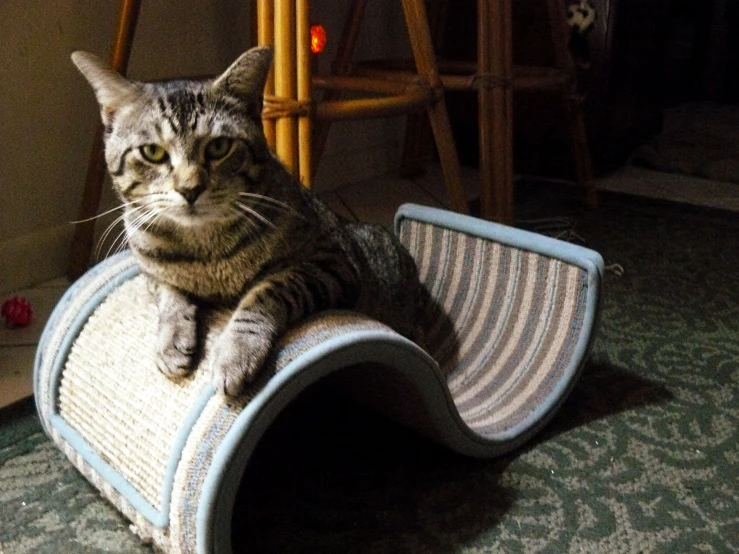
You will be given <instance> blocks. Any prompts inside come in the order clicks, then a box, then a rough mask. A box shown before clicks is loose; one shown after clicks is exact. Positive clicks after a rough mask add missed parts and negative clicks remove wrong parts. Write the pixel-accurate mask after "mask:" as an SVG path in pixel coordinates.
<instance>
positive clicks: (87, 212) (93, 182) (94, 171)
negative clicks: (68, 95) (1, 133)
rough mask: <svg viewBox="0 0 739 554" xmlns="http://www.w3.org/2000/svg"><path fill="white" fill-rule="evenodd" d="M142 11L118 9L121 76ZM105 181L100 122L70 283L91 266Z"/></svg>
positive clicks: (136, 0) (124, 5) (129, 2)
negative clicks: (96, 219)
mask: <svg viewBox="0 0 739 554" xmlns="http://www.w3.org/2000/svg"><path fill="white" fill-rule="evenodd" d="M140 11H141V0H121V1H120V4H119V8H118V20H117V23H116V32H115V38H114V40H113V50H112V53H111V60H110V65H111V66H112V67H113V69H115V70H116V71H117V72H118V73H120V74H121V75H125V74H126V69H127V68H128V59H129V57H130V55H131V46H133V36H134V33H135V31H136V22H137V21H138V18H139V12H140ZM104 179H105V154H104V152H103V125H102V123H99V124H98V125H97V127H96V130H95V137H94V139H93V143H92V152H90V161H89V163H88V166H87V176H86V177H85V186H84V190H83V192H82V202H81V204H80V210H79V213H78V218H77V220H78V221H79V223H77V224H76V225H75V228H74V238H73V239H72V251H71V253H70V266H69V270H68V272H67V275H68V277H69V278H70V279H71V280H75V279H77V278H78V277H79V276H80V275H82V274H83V273H84V272H85V270H86V269H87V265H88V264H89V263H90V254H91V253H92V246H93V240H94V237H95V220H94V219H90V218H92V217H94V216H95V215H96V214H97V212H98V209H99V208H100V197H101V194H102V186H103V180H104Z"/></svg>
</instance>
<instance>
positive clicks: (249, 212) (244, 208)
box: [236, 202, 277, 229]
mask: <svg viewBox="0 0 739 554" xmlns="http://www.w3.org/2000/svg"><path fill="white" fill-rule="evenodd" d="M236 206H238V208H240V210H239V211H241V213H242V215H243V216H244V217H245V218H246V219H247V220H249V216H250V215H251V216H254V217H256V218H257V219H258V220H259V221H261V222H262V223H264V224H265V225H268V226H269V227H272V228H273V229H276V228H277V227H276V226H275V224H274V223H272V222H271V221H270V220H269V219H267V218H266V217H264V216H263V215H262V214H260V213H259V212H258V211H256V210H255V209H253V208H250V207H249V206H247V205H246V204H242V203H241V202H236Z"/></svg>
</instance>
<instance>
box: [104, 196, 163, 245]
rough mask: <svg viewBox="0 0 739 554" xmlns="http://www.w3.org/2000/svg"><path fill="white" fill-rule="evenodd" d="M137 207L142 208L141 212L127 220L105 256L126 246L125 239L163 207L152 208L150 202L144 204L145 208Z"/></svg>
mask: <svg viewBox="0 0 739 554" xmlns="http://www.w3.org/2000/svg"><path fill="white" fill-rule="evenodd" d="M138 209H140V210H142V212H143V213H140V214H138V215H136V217H134V219H133V220H131V221H129V223H128V226H126V225H124V227H123V230H122V231H121V232H120V233H118V235H117V236H116V237H115V239H113V242H112V243H111V245H110V246H109V247H108V251H107V252H106V254H105V257H106V258H108V257H110V256H111V255H115V254H117V253H119V252H121V251H122V250H123V249H124V248H125V247H126V245H127V242H128V241H127V239H128V237H129V236H130V235H132V234H133V233H136V232H137V231H138V230H139V229H141V228H142V227H143V226H144V225H146V224H147V223H149V222H150V221H152V220H154V219H155V218H156V217H158V216H159V215H160V214H161V213H162V212H163V211H164V208H161V207H160V208H156V207H155V208H154V209H152V208H151V204H150V205H149V206H146V209H144V208H143V207H138ZM111 251H112V254H111Z"/></svg>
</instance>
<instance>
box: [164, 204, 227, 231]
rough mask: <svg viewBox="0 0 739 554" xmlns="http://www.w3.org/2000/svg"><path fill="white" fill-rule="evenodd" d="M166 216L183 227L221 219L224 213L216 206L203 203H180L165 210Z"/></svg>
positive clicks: (210, 222)
mask: <svg viewBox="0 0 739 554" xmlns="http://www.w3.org/2000/svg"><path fill="white" fill-rule="evenodd" d="M167 216H168V217H169V218H170V219H172V220H173V221H175V222H176V223H178V224H179V225H182V226H185V227H198V226H201V225H207V224H212V223H216V222H219V221H223V219H224V216H225V214H224V213H223V211H222V210H219V209H218V208H217V207H214V206H210V205H208V204H205V203H200V202H195V203H193V204H187V205H180V206H176V207H173V208H171V209H170V210H168V211H167Z"/></svg>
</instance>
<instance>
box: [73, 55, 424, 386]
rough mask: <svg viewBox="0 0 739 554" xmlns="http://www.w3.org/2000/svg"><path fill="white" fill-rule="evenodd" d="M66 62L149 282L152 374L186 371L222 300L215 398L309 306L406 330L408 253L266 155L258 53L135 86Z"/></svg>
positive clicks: (264, 66) (410, 326)
mask: <svg viewBox="0 0 739 554" xmlns="http://www.w3.org/2000/svg"><path fill="white" fill-rule="evenodd" d="M72 60H73V61H74V63H75V65H76V66H77V67H78V69H79V70H80V72H81V73H82V74H83V75H84V76H85V78H86V79H87V80H88V82H89V83H90V85H91V86H92V88H93V89H94V91H95V95H96V97H97V100H98V103H99V104H100V109H101V116H102V120H103V123H104V125H105V159H106V162H107V166H108V170H109V172H110V174H111V177H112V179H113V184H114V187H115V190H116V192H117V194H118V196H119V197H120V199H121V201H122V203H123V204H122V205H123V208H124V223H125V229H126V235H127V240H128V245H129V247H130V248H131V250H132V251H133V254H134V255H135V257H136V259H137V261H138V263H139V264H140V266H141V269H142V271H143V272H144V273H145V274H146V275H147V276H148V277H149V278H150V279H151V280H152V282H153V283H154V284H155V287H154V289H155V291H156V292H155V296H156V302H157V306H158V310H159V330H158V338H157V345H156V347H157V367H158V368H159V370H160V371H161V372H162V373H164V374H165V375H167V376H168V377H170V378H173V379H177V378H181V377H183V376H185V375H187V374H188V373H189V372H190V371H191V370H192V368H193V366H194V363H193V360H194V359H195V357H196V355H197V353H198V351H199V346H200V345H198V340H199V337H200V335H199V333H198V329H197V327H198V322H199V320H200V318H199V317H198V311H199V310H200V309H204V308H208V307H213V306H216V307H228V308H230V309H233V313H232V315H231V317H230V320H229V321H228V323H227V324H226V326H225V327H224V329H223V331H222V333H221V335H220V336H219V337H218V338H217V340H216V342H215V344H214V351H213V355H212V371H213V381H214V384H215V387H216V389H217V390H219V391H221V392H222V393H223V394H225V395H226V396H227V397H234V396H237V395H239V394H240V393H242V392H243V391H244V388H245V386H246V384H247V383H249V382H250V381H251V380H253V379H254V377H255V375H256V374H257V373H258V371H259V369H260V367H261V366H262V363H263V362H264V360H265V358H266V356H267V354H268V353H269V350H270V348H271V347H272V345H273V344H274V342H275V340H276V338H277V337H278V336H279V335H280V334H281V333H282V332H283V331H284V330H285V329H286V327H287V326H289V325H290V324H292V323H294V322H296V321H299V320H301V319H302V318H305V317H306V316H307V315H309V314H311V313H313V312H316V311H317V310H324V309H330V308H346V309H354V310H357V311H361V312H363V313H365V314H367V315H370V316H372V317H375V318H377V319H379V320H381V321H383V322H385V323H386V324H388V325H390V326H392V327H393V328H394V329H395V330H397V331H398V332H399V333H401V334H403V335H405V336H407V337H409V338H411V339H413V338H417V337H416V326H415V318H416V308H417V301H418V297H419V295H420V284H419V282H418V277H417V274H416V267H415V264H414V262H413V259H412V258H411V256H410V255H409V254H408V252H406V251H405V250H404V248H403V247H402V246H401V245H400V243H399V242H398V241H397V240H396V239H395V238H394V237H393V236H392V235H391V234H390V233H389V232H387V231H385V230H384V229H382V228H380V227H378V226H373V225H368V224H360V223H349V222H346V221H344V220H342V219H340V218H339V217H338V216H337V215H335V214H334V213H333V212H332V211H331V210H330V209H329V208H328V207H327V206H326V205H325V204H323V203H322V202H321V201H319V200H318V199H317V198H316V197H315V196H314V195H313V194H312V193H311V192H309V191H308V190H306V189H305V188H304V187H302V186H301V185H300V184H299V183H298V182H297V180H296V179H295V178H294V177H293V176H292V175H291V174H290V173H289V172H288V171H287V170H286V169H285V168H284V167H283V166H282V165H281V163H280V162H279V161H278V159H277V158H276V157H275V156H274V155H273V154H272V153H271V152H270V151H269V149H268V146H267V143H266V141H265V138H264V133H263V130H262V124H261V118H260V114H261V109H262V92H263V89H264V84H265V81H266V78H267V73H268V72H269V69H270V66H271V62H272V51H271V49H270V48H268V47H257V48H253V49H251V50H249V51H247V52H246V53H244V54H242V55H241V57H239V58H238V59H237V60H236V61H235V62H234V63H233V64H232V65H231V67H229V68H228V69H227V70H226V71H225V72H224V73H223V74H222V75H221V76H219V77H217V78H215V79H212V80H208V81H169V82H163V83H140V82H134V81H129V80H127V79H125V78H124V77H122V76H121V75H119V74H118V73H116V72H114V71H112V70H111V69H109V68H108V67H107V66H106V65H105V64H104V63H103V62H102V61H101V60H100V59H99V58H97V57H96V56H94V55H92V54H89V53H86V52H75V53H74V54H72Z"/></svg>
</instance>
